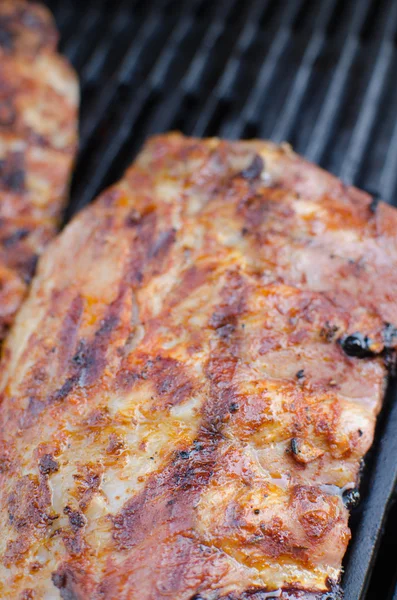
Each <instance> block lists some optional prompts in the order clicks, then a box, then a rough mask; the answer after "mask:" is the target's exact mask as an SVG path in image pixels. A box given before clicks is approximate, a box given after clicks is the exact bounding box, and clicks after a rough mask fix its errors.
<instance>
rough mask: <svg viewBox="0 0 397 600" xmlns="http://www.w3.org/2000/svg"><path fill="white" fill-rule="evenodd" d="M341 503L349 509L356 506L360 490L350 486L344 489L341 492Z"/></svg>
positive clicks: (358, 501)
mask: <svg viewBox="0 0 397 600" xmlns="http://www.w3.org/2000/svg"><path fill="white" fill-rule="evenodd" d="M342 500H343V504H344V505H345V506H346V508H348V509H349V510H351V509H352V508H356V506H358V505H359V503H360V492H359V491H358V489H357V488H352V489H350V490H346V491H345V492H343V494H342Z"/></svg>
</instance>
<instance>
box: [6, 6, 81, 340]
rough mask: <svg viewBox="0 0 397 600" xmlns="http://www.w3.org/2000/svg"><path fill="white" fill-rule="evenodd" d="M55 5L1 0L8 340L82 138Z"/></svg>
mask: <svg viewBox="0 0 397 600" xmlns="http://www.w3.org/2000/svg"><path fill="white" fill-rule="evenodd" d="M57 39H58V34H57V31H56V29H55V26H54V23H53V20H52V17H51V16H50V14H49V13H48V11H47V10H46V9H45V8H44V7H42V6H40V5H39V4H36V3H27V2H24V1H22V0H1V1H0V340H1V339H2V338H3V337H4V335H5V332H6V330H7V328H8V327H9V325H10V324H11V323H12V321H13V319H14V315H15V312H16V310H17V309H18V307H19V305H20V303H21V301H22V299H23V297H24V296H25V293H26V290H27V285H28V283H29V281H30V279H31V277H32V274H33V272H34V270H35V266H36V261H37V256H38V254H40V253H41V251H42V250H43V247H44V246H45V245H46V244H47V242H48V241H49V239H51V237H53V235H54V233H55V228H56V224H57V221H58V219H59V216H60V213H61V210H62V208H63V205H64V202H65V197H66V194H67V189H68V183H69V178H70V172H71V168H72V162H73V158H74V155H75V152H76V141H77V133H76V127H77V104H78V89H77V81H76V77H75V74H74V73H73V71H72V70H71V69H70V67H69V65H68V64H67V63H66V62H65V61H64V60H63V59H62V58H61V57H60V56H59V55H58V54H57V53H56V43H57Z"/></svg>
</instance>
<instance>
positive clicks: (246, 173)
mask: <svg viewBox="0 0 397 600" xmlns="http://www.w3.org/2000/svg"><path fill="white" fill-rule="evenodd" d="M264 168H265V163H264V162H263V159H262V157H261V156H259V154H256V156H255V157H254V159H253V161H252V163H251V164H250V165H249V166H248V167H247V168H246V169H244V170H243V171H241V173H240V176H241V177H243V178H244V179H248V180H249V181H251V180H253V179H258V177H260V175H261V173H262V171H263V169H264Z"/></svg>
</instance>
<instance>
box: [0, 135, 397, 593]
mask: <svg viewBox="0 0 397 600" xmlns="http://www.w3.org/2000/svg"><path fill="white" fill-rule="evenodd" d="M396 232H397V212H396V211H395V209H393V208H391V207H389V206H387V205H386V204H384V203H379V204H378V205H377V206H374V202H373V201H372V199H371V197H370V196H368V195H367V194H365V193H364V192H360V191H358V190H357V189H355V188H351V187H346V186H344V185H343V184H342V183H341V182H340V181H338V180H337V179H336V178H335V177H333V176H332V175H330V174H328V173H326V172H324V171H322V170H321V169H319V168H317V167H316V166H313V165H311V164H309V163H307V162H306V161H305V160H303V159H302V158H300V157H298V156H297V155H296V154H294V153H293V152H292V150H291V149H290V148H289V147H287V146H285V147H284V146H282V147H278V146H275V145H273V144H271V143H266V142H259V141H253V142H225V141H220V140H218V139H209V140H197V139H190V138H184V137H183V136H181V135H179V134H170V135H166V136H160V137H156V138H153V139H152V140H151V141H149V142H148V143H147V145H146V147H145V149H144V150H143V152H142V153H141V154H140V156H139V157H138V159H137V161H136V163H135V165H134V166H133V167H132V168H131V169H130V170H129V171H128V172H127V173H126V175H125V177H124V179H123V180H122V181H121V182H120V183H118V184H117V185H115V186H113V187H112V188H110V189H109V190H108V191H106V192H105V193H103V194H102V196H101V197H100V198H99V199H98V200H97V201H96V202H95V204H94V205H93V206H91V207H89V208H88V209H86V210H85V211H83V212H82V213H81V214H80V215H79V216H78V217H77V218H75V220H74V221H73V222H72V224H70V225H69V226H68V227H67V228H66V230H65V231H64V232H63V233H62V234H61V235H60V236H59V237H58V239H56V240H55V241H54V242H52V243H51V245H50V247H49V249H48V250H47V251H46V252H45V253H44V255H43V257H42V258H41V260H40V263H39V269H38V275H37V277H36V278H35V280H34V283H33V286H32V292H31V295H30V297H29V299H28V300H27V302H26V303H25V304H24V306H23V308H22V310H21V311H20V312H19V314H18V316H17V320H16V325H15V326H14V328H13V330H12V332H11V335H10V337H9V338H8V342H7V345H6V352H5V359H4V362H3V365H2V373H3V375H2V377H3V379H2V383H1V390H2V396H3V400H2V409H1V412H0V418H1V455H0V465H1V471H2V474H1V483H0V528H1V531H2V536H1V537H0V555H1V559H0V581H1V583H0V590H1V591H0V596H1V597H2V598H43V599H48V598H56V597H62V598H64V599H68V600H70V599H79V600H81V599H90V600H99V599H104V598H106V599H116V598H117V599H120V600H127V599H128V600H131V599H132V600H163V599H164V600H165V599H170V598H172V600H193V599H194V600H221V599H222V600H226V599H228V600H249V599H250V600H264V599H265V598H273V597H276V598H283V599H289V600H291V599H298V598H301V599H302V598H305V599H312V600H314V599H320V598H321V599H324V600H325V598H327V599H330V598H339V588H338V581H339V577H340V572H341V561H342V558H343V555H344V553H345V550H346V547H347V544H348V542H349V538H350V531H349V528H348V516H349V512H348V506H349V504H351V502H352V501H353V500H354V499H355V498H356V495H357V493H356V491H355V487H356V485H357V483H358V477H359V469H360V461H361V459H362V457H363V456H364V454H365V452H366V451H367V449H368V448H369V446H370V444H371V442H372V438H373V433H374V425H375V419H376V415H377V413H378V411H379V409H380V406H381V403H382V398H383V395H384V391H385V382H386V379H387V372H388V368H389V367H390V366H391V365H392V363H393V351H394V347H395V345H396V339H397V336H396V330H395V328H394V325H395V324H397V303H396V297H397V237H396Z"/></svg>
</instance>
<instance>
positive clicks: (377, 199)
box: [368, 193, 381, 214]
mask: <svg viewBox="0 0 397 600" xmlns="http://www.w3.org/2000/svg"><path fill="white" fill-rule="evenodd" d="M380 201H381V197H380V196H379V194H378V193H375V194H372V199H371V202H370V203H369V206H368V208H369V210H370V211H371V213H372V214H375V213H376V211H377V208H378V205H379V202H380Z"/></svg>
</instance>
